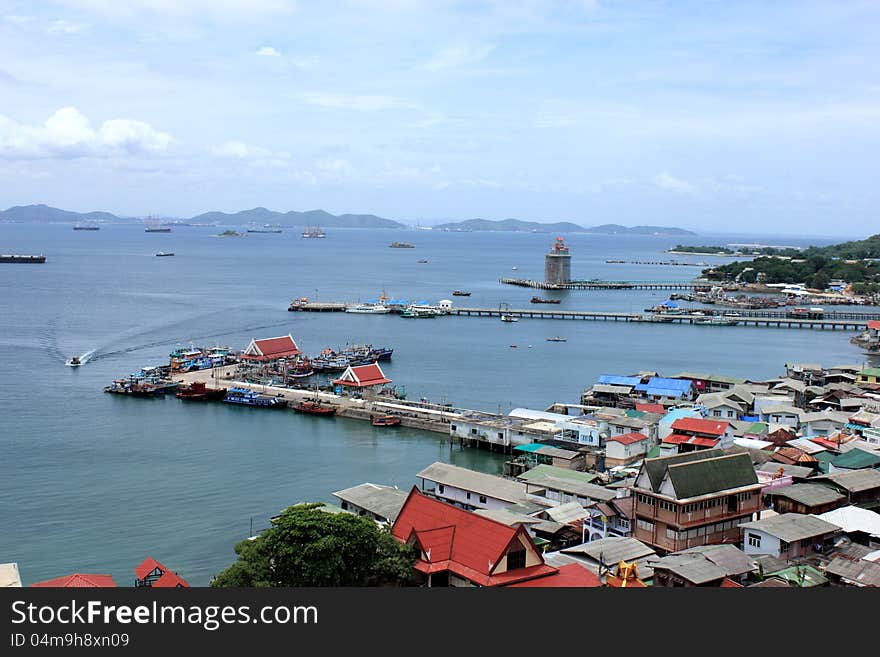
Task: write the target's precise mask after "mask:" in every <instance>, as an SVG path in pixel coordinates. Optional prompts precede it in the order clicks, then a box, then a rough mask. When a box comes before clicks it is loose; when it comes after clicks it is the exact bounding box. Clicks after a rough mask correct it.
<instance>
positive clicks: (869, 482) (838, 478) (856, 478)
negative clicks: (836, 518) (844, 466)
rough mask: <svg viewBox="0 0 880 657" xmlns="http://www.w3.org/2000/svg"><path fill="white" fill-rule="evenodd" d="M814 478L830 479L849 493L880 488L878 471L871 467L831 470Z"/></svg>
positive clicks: (879, 473)
mask: <svg viewBox="0 0 880 657" xmlns="http://www.w3.org/2000/svg"><path fill="white" fill-rule="evenodd" d="M816 479H821V480H823V481H830V482H832V483H833V484H834V485H836V486H840V487H841V488H843V489H844V490H848V491H849V492H851V493H859V492H861V491H865V490H871V489H872V488H880V472H878V471H877V470H871V469H862V470H847V471H838V472H832V473H831V474H827V475H822V476H821V477H817V478H816Z"/></svg>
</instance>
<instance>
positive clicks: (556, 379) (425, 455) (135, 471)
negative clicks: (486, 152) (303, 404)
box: [0, 224, 864, 585]
mask: <svg viewBox="0 0 880 657" xmlns="http://www.w3.org/2000/svg"><path fill="white" fill-rule="evenodd" d="M216 232H219V231H218V229H216V228H207V227H178V228H175V229H174V231H173V232H172V233H150V234H147V233H144V232H143V226H140V225H118V226H105V227H104V228H103V229H102V230H100V231H96V232H92V231H73V230H71V227H70V225H46V226H36V225H21V224H0V251H2V252H4V253H10V252H15V253H44V254H46V255H47V257H48V261H47V263H46V264H45V265H11V264H7V265H2V266H0V309H2V313H0V363H2V368H3V369H2V371H3V375H2V382H3V384H2V394H0V416H2V418H3V425H2V427H3V428H2V431H0V515H2V523H0V525H2V527H3V529H2V531H0V562H7V561H14V562H18V563H19V566H20V568H21V573H22V577H23V579H24V581H25V583H26V584H27V583H31V582H34V581H38V580H41V579H47V578H50V577H57V576H60V575H63V574H67V573H72V572H77V571H79V572H99V573H110V574H112V575H113V576H114V577H115V578H116V581H117V582H118V583H119V584H122V585H130V584H131V582H132V580H133V577H134V575H133V568H134V566H135V565H137V564H138V563H139V562H140V561H141V560H142V559H143V558H144V557H145V556H147V555H152V556H154V557H156V558H157V559H159V560H160V561H163V562H165V563H166V564H167V565H168V566H170V567H172V568H174V569H175V570H176V571H178V572H179V573H180V574H181V576H183V577H184V578H185V579H187V580H188V581H189V582H190V583H192V584H194V585H206V584H207V583H208V582H209V580H210V577H211V576H212V575H213V574H215V573H216V572H218V571H219V570H221V569H222V568H224V567H225V566H226V565H228V564H229V563H230V562H231V561H232V560H233V559H234V557H235V555H234V553H233V551H232V547H233V545H234V544H235V542H236V541H238V540H240V539H242V538H244V537H245V536H247V535H248V534H249V533H250V531H251V526H252V525H253V528H254V530H257V529H260V528H262V527H264V526H266V524H267V522H268V517H269V516H271V515H273V514H275V513H277V512H278V511H279V510H280V509H282V508H284V507H285V506H287V505H289V504H292V503H295V502H299V501H306V500H324V501H328V502H333V501H334V500H335V498H333V496H332V494H331V493H332V491H334V490H339V489H342V488H346V487H349V486H352V485H355V484H358V483H361V482H364V481H372V482H375V483H385V484H392V485H397V486H399V487H401V488H409V487H410V486H412V485H413V484H415V483H416V480H415V474H416V473H417V472H418V471H419V470H421V469H422V468H424V467H425V466H427V465H429V464H430V463H432V462H434V461H436V460H440V461H449V462H453V463H457V464H460V465H464V466H466V467H472V468H475V469H480V470H484V471H487V472H499V471H500V470H501V464H502V460H503V459H502V457H500V456H498V455H493V454H489V453H486V452H481V451H477V450H467V449H465V450H462V449H461V448H460V447H458V446H457V445H452V444H450V442H449V441H448V440H446V439H444V437H443V436H440V435H438V434H434V433H427V432H421V431H417V430H412V429H406V428H397V429H394V430H387V429H384V430H383V429H376V428H373V427H371V426H369V425H367V424H365V423H363V422H358V421H354V420H346V419H343V418H333V419H328V418H313V417H307V416H306V417H304V416H301V415H297V414H294V413H292V412H275V411H271V412H270V411H260V410H257V409H247V408H235V407H232V408H231V407H228V406H227V405H223V404H205V405H200V404H184V403H183V402H180V401H178V400H177V399H175V398H174V397H169V398H167V399H127V398H120V397H118V396H115V395H106V394H104V393H103V392H102V390H103V386H104V385H106V384H107V383H109V382H110V381H111V380H112V379H114V378H117V377H119V376H125V375H127V374H128V373H130V372H132V371H134V370H136V369H138V368H139V367H141V366H144V365H155V364H161V363H164V362H167V354H168V352H169V351H171V349H173V348H174V347H175V346H176V345H177V344H188V343H190V342H194V343H196V344H214V343H215V342H219V343H221V344H228V345H230V346H232V347H236V348H243V347H244V346H245V345H246V344H247V343H248V342H249V341H250V339H251V338H255V337H257V338H259V337H271V336H275V335H284V334H287V333H291V334H292V335H293V336H294V338H295V339H296V340H297V342H298V344H299V345H300V347H301V348H302V349H303V350H304V351H306V352H307V353H317V352H318V351H320V350H321V349H324V348H325V347H335V346H342V345H344V344H346V343H362V342H372V343H373V344H376V345H379V344H382V345H385V344H387V345H390V346H393V347H394V348H395V351H394V357H393V360H392V361H391V362H390V363H388V364H387V365H385V364H383V369H384V370H385V372H386V374H387V375H388V376H389V377H390V378H392V379H393V380H394V383H395V384H396V385H404V386H405V387H406V390H407V393H408V396H409V397H410V398H418V397H421V396H425V397H428V398H430V399H432V400H435V401H451V402H454V403H455V404H457V405H460V406H466V407H471V408H478V409H483V410H489V411H498V410H501V411H507V410H509V409H510V408H512V407H516V406H529V407H532V408H540V409H543V408H546V407H547V406H549V405H550V404H552V403H553V402H555V401H568V402H576V401H577V400H578V398H579V396H580V392H581V390H582V389H583V388H585V387H588V386H589V385H591V384H592V382H593V381H594V380H595V378H596V377H597V376H598V375H600V374H603V373H606V372H616V373H624V374H628V373H632V372H635V371H638V370H657V371H659V372H661V373H664V374H675V373H677V372H679V371H682V370H691V371H712V372H717V373H723V374H728V375H733V376H743V377H753V378H756V377H769V376H775V375H778V374H780V373H781V372H782V371H783V370H784V368H783V364H784V363H785V362H787V361H809V362H817V361H818V362H822V363H825V364H828V365H831V364H838V363H850V362H860V361H862V360H863V358H864V357H863V355H862V354H861V352H860V351H859V350H858V349H856V348H855V347H854V346H852V345H851V344H850V343H849V341H848V337H849V336H850V333H844V332H839V331H838V332H820V331H807V330H781V329H762V328H740V327H701V326H687V327H679V326H669V325H644V324H620V323H605V322H595V323H594V322H564V321H552V320H527V319H523V320H521V321H520V322H517V323H512V324H505V323H502V322H499V321H498V320H497V319H488V318H479V319H478V318H457V317H442V318H438V319H435V320H432V321H406V320H401V319H400V318H398V317H396V316H389V315H376V316H369V315H348V314H345V315H343V314H338V313H328V314H312V313H290V312H287V306H288V303H289V302H290V300H291V299H292V298H295V297H300V296H308V297H311V298H317V299H318V300H328V301H331V300H332V301H357V300H364V299H368V298H374V297H376V296H378V295H379V294H381V293H382V291H383V290H384V291H385V292H386V293H387V294H388V295H389V296H393V297H395V298H405V299H409V300H410V301H420V300H422V299H425V300H429V301H432V302H435V301H437V300H439V299H452V300H453V301H454V302H455V303H456V304H457V305H468V306H486V307H499V305H500V304H503V303H506V304H508V305H509V306H510V307H511V308H517V307H529V306H530V304H529V299H530V298H531V297H532V296H533V295H534V294H535V290H531V289H528V288H516V287H511V286H505V285H502V284H500V283H499V278H501V277H504V276H515V277H522V278H542V277H543V252H544V251H545V250H546V248H547V247H548V246H549V243H550V239H551V236H548V235H540V234H531V233H523V234H517V233H440V232H436V233H435V232H431V231H403V230H401V231H394V230H376V231H368V230H330V231H328V237H327V238H326V239H323V240H304V239H302V238H300V237H299V231H296V230H287V231H285V232H284V233H282V234H249V235H248V236H247V237H246V238H242V239H217V238H213V237H211V235H212V234H214V233H216ZM681 239H685V238H681ZM681 239H679V238H660V237H607V236H591V235H577V236H571V237H568V238H567V242H568V243H569V246H570V248H571V251H572V274H573V276H574V277H576V278H603V279H615V280H621V279H628V280H687V279H690V278H692V277H694V276H696V275H697V274H698V273H699V270H700V268H699V267H664V266H650V265H618V264H607V263H606V262H605V260H606V259H626V260H639V259H641V260H669V259H671V258H672V256H668V255H667V254H664V253H663V250H664V249H666V248H669V247H671V246H674V245H675V244H676V243H678V242H679V241H681ZM394 240H398V241H408V242H411V243H413V244H415V245H416V248H415V249H391V248H388V245H389V244H390V243H391V242H392V241H394ZM726 240H727V241H736V242H754V241H758V240H756V239H755V238H754V237H749V236H729V237H728V238H726ZM700 241H701V242H705V243H709V242H708V241H707V240H705V239H702V240H700ZM832 241H834V240H831V239H829V240H825V242H826V243H828V242H832ZM711 243H718V239H716V238H713V239H712V240H711ZM784 243H786V244H803V243H806V241H804V240H796V239H794V238H786V241H785V242H784ZM159 251H171V252H174V253H175V254H176V255H175V257H173V258H157V257H156V256H155V254H156V253H157V252H159ZM674 257H675V259H678V260H690V261H693V262H697V261H699V260H702V261H706V262H709V261H710V260H711V259H709V258H707V257H706V256H699V257H694V258H687V257H685V256H674ZM421 259H426V260H428V262H427V263H419V262H418V260H421ZM513 267H517V270H516V271H514V270H513V269H512V268H513ZM456 288H459V289H467V290H470V291H471V292H472V295H471V296H470V297H452V296H451V292H452V290H453V289H456ZM540 294H541V295H542V296H550V295H555V296H558V297H559V298H561V299H562V303H561V304H560V305H559V306H554V307H555V308H561V309H591V310H618V311H625V312H630V311H632V312H638V311H641V310H642V309H643V308H645V307H647V306H648V305H654V304H656V303H658V302H660V301H662V300H664V299H665V298H667V295H666V294H664V293H661V292H657V293H653V292H639V291H604V292H602V291H599V292H585V291H582V292H574V291H573V292H566V293H556V292H554V293H548V292H540ZM553 335H563V336H565V337H566V338H567V339H568V341H567V342H564V343H555V342H547V341H546V338H547V337H549V336H553ZM512 344H516V345H517V348H516V349H512V348H511V346H510V345H512ZM88 350H95V353H94V355H93V356H92V359H91V360H90V361H89V362H88V363H86V365H85V366H83V367H81V368H68V367H66V366H65V365H64V361H65V360H66V359H67V358H69V357H70V356H71V355H73V354H77V353H82V352H85V351H88Z"/></svg>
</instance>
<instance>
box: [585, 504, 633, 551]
mask: <svg viewBox="0 0 880 657" xmlns="http://www.w3.org/2000/svg"><path fill="white" fill-rule="evenodd" d="M586 511H587V513H588V514H589V515H588V517H587V518H586V519H585V520H584V521H583V525H582V533H581V542H586V541H595V540H598V539H601V538H608V537H609V536H629V535H630V534H632V517H633V516H632V512H633V498H632V496H627V497H618V498H615V499H613V500H609V501H608V502H599V503H598V504H596V505H594V506H591V507H589V508H588V509H586Z"/></svg>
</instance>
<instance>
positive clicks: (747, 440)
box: [334, 363, 880, 587]
mask: <svg viewBox="0 0 880 657" xmlns="http://www.w3.org/2000/svg"><path fill="white" fill-rule="evenodd" d="M580 401H581V403H580V404H555V405H554V406H553V407H551V408H550V409H548V410H547V411H533V410H529V409H515V410H513V411H511V412H510V413H509V414H508V415H507V416H505V417H501V418H499V417H488V416H485V417H484V416H480V415H479V414H474V415H473V416H469V417H465V416H462V417H461V418H456V419H455V420H453V422H454V424H453V425H452V426H450V433H451V435H453V436H458V437H459V438H460V439H461V440H463V441H465V440H466V441H469V442H477V443H487V444H490V445H492V446H494V445H502V446H504V447H505V448H507V449H509V450H510V451H511V454H512V456H511V458H510V459H509V460H508V461H507V463H505V467H504V476H496V475H490V474H485V473H480V472H475V471H472V470H468V469H466V468H462V467H459V466H455V465H450V464H448V463H440V462H437V463H433V464H431V465H429V466H428V467H426V468H425V469H424V470H422V471H421V472H419V473H418V474H417V475H416V477H417V480H418V482H419V484H418V485H417V486H415V487H413V489H412V490H410V491H408V492H407V491H403V490H398V489H397V488H394V487H389V486H382V485H377V484H372V483H365V484H361V485H359V486H355V487H353V488H349V489H345V490H340V491H337V492H335V493H334V496H335V497H336V498H337V499H338V501H339V507H338V508H339V509H340V510H343V511H347V512H352V513H358V514H361V515H366V516H368V517H371V518H372V519H374V520H376V521H377V522H379V523H381V524H385V525H388V526H389V527H390V528H391V531H392V533H393V535H394V536H395V537H397V538H398V539H399V540H401V541H405V542H408V543H411V544H413V545H415V546H416V547H417V548H418V552H419V555H420V557H419V559H418V561H417V563H416V566H415V570H416V571H417V576H418V578H419V582H420V583H421V584H423V585H425V586H547V587H552V586H566V587H571V586H611V587H626V586H629V587H643V586H651V585H653V586H722V587H742V586H762V587H764V586H781V587H789V586H796V587H812V586H857V587H863V586H880V513H878V512H877V511H880V385H878V384H877V383H876V382H874V381H869V380H866V377H865V376H864V371H863V370H862V369H861V368H857V367H846V366H840V367H834V368H828V369H825V368H822V367H821V366H819V365H812V364H800V363H798V364H796V363H790V364H788V365H786V376H784V377H781V378H778V379H772V380H763V381H746V380H741V379H736V378H732V377H724V376H718V375H712V374H698V373H689V372H684V373H681V374H679V375H677V376H674V377H669V378H664V377H660V376H659V375H658V374H657V373H653V372H641V373H638V374H636V375H634V376H618V375H604V376H602V377H600V379H599V381H598V382H597V383H596V385H594V386H592V387H591V388H590V389H589V390H586V391H585V392H584V394H583V396H582V398H581V400H580ZM572 411H573V412H572Z"/></svg>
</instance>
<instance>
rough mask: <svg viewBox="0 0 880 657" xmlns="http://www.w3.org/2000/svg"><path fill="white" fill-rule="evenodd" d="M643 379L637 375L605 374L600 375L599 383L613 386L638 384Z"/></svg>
mask: <svg viewBox="0 0 880 657" xmlns="http://www.w3.org/2000/svg"><path fill="white" fill-rule="evenodd" d="M641 381H642V380H641V379H640V378H639V377H637V376H618V375H617V374H603V375H602V376H600V377H599V383H605V384H608V385H612V386H637V385H639V383H641Z"/></svg>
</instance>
